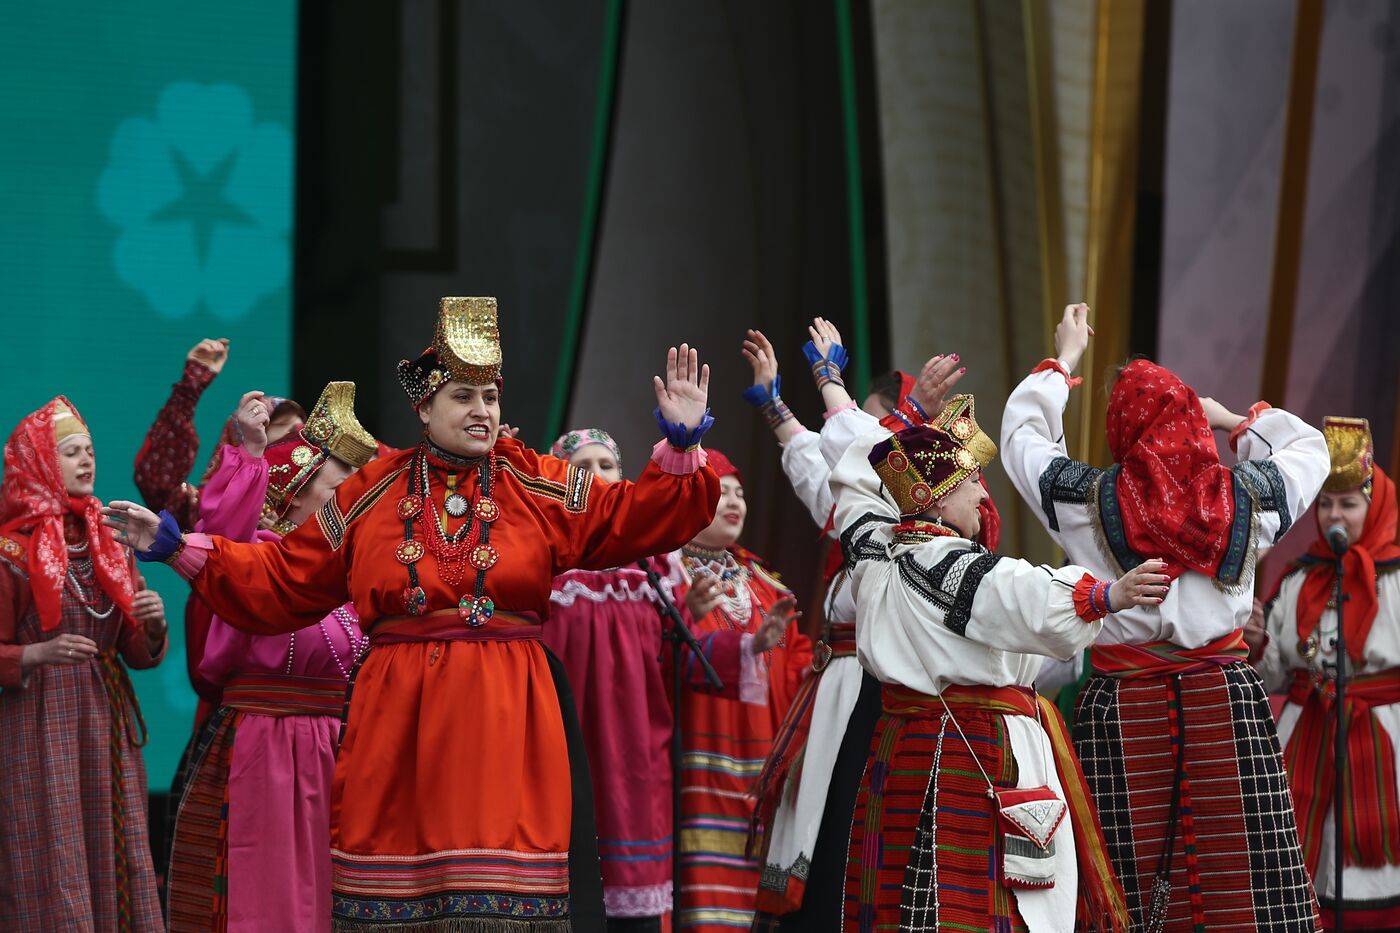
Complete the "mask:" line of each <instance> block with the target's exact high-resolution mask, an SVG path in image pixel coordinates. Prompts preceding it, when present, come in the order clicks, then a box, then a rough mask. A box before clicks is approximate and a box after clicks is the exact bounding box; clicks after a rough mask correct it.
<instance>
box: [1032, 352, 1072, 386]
mask: <svg viewBox="0 0 1400 933" xmlns="http://www.w3.org/2000/svg"><path fill="white" fill-rule="evenodd" d="M1051 370H1054V371H1055V372H1057V373H1059V374H1060V375H1061V376H1064V377H1065V382H1066V383H1068V384H1069V387H1070V388H1071V389H1073V388H1074V387H1075V386H1077V385H1080V384H1081V383H1083V382H1084V380H1083V379H1081V378H1080V377H1078V376H1071V375H1070V374H1069V367H1068V366H1066V365H1065V364H1064V363H1061V362H1060V361H1059V360H1057V359H1054V358H1051V357H1047V358H1045V359H1043V360H1041V361H1040V362H1039V363H1037V364H1035V369H1032V370H1031V373H1032V375H1034V374H1035V373H1044V372H1050V371H1051Z"/></svg>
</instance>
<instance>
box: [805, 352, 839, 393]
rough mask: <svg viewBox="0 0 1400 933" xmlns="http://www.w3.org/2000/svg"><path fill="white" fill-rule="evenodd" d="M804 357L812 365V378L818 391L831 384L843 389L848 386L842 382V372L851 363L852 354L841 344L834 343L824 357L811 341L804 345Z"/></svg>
mask: <svg viewBox="0 0 1400 933" xmlns="http://www.w3.org/2000/svg"><path fill="white" fill-rule="evenodd" d="M802 355H803V356H805V357H807V362H809V363H811V364H812V378H813V379H814V380H816V383H817V390H818V391H821V387H822V386H824V385H826V384H827V383H829V382H830V383H835V384H836V385H839V386H843V387H844V386H845V385H846V383H845V382H843V381H842V380H841V370H843V369H845V368H846V364H847V363H848V362H849V361H850V354H848V353H847V352H846V348H845V347H843V346H841V344H839V343H833V344H832V345H831V347H830V349H828V350H827V351H826V355H825V356H822V354H821V351H820V350H818V349H817V345H816V344H814V343H813V342H812V341H810V340H809V341H807V342H806V343H805V344H803V345H802Z"/></svg>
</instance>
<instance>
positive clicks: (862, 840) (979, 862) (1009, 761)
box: [845, 711, 1026, 933]
mask: <svg viewBox="0 0 1400 933" xmlns="http://www.w3.org/2000/svg"><path fill="white" fill-rule="evenodd" d="M958 723H959V724H960V725H961V726H962V730H963V732H964V733H965V734H966V736H967V741H966V742H964V741H963V739H962V737H961V736H959V735H958V732H957V729H956V728H955V727H954V726H953V725H952V724H951V723H950V721H949V719H948V718H947V717H945V716H944V715H943V714H941V713H938V714H930V715H926V716H918V717H913V716H897V715H892V714H890V713H886V714H884V715H883V716H882V717H881V719H880V721H879V724H878V725H877V726H876V727H875V736H874V738H873V739H872V740H871V745H870V758H869V761H868V763H867V765H866V774H865V781H864V782H863V784H862V786H861V789H860V794H859V796H857V798H856V810H855V818H854V821H853V823H852V826H851V841H850V848H849V850H848V861H847V869H846V911H845V918H846V919H845V930H847V931H848V933H855V931H858V933H875V931H877V930H895V929H898V930H901V931H934V930H940V931H955V930H994V931H997V933H1010V931H1013V930H1025V929H1026V925H1025V923H1024V921H1023V920H1022V918H1021V915H1020V912H1019V910H1018V909H1017V906H1016V901H1015V898H1014V897H1013V895H1012V892H1011V891H1010V890H1009V889H1007V888H1006V886H1005V885H1004V884H1003V883H1002V881H1001V878H1000V877H999V875H1000V872H1001V858H1000V854H999V852H1000V833H999V832H998V831H997V821H996V817H995V812H994V809H993V801H992V800H991V799H989V798H988V796H987V782H986V780H985V779H984V778H983V777H982V774H981V772H980V771H979V767H978V762H979V761H980V764H981V768H982V769H984V770H985V771H986V772H987V775H988V776H989V777H991V779H992V780H993V781H994V782H995V783H996V785H997V786H998V787H1015V786H1016V778H1017V774H1016V759H1015V757H1014V756H1013V755H1012V754H1010V748H1009V741H1010V739H1009V737H1008V736H1007V732H1006V726H1005V722H1004V717H1003V716H1002V715H1001V714H1000V713H995V712H988V711H959V713H958ZM969 743H970V744H971V745H972V746H973V747H974V748H976V750H977V759H976V760H974V759H973V757H972V753H971V752H970V750H969V748H968V745H969Z"/></svg>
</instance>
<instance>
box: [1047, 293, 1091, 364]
mask: <svg viewBox="0 0 1400 933" xmlns="http://www.w3.org/2000/svg"><path fill="white" fill-rule="evenodd" d="M1092 336H1094V329H1093V328H1092V327H1090V326H1089V306H1088V305H1086V304H1085V303H1084V302H1082V301H1081V302H1080V303H1079V304H1073V305H1065V313H1064V316H1063V317H1061V318H1060V323H1059V324H1057V325H1055V356H1056V357H1058V358H1059V359H1060V360H1062V361H1063V362H1064V364H1065V365H1066V366H1068V367H1069V370H1070V372H1074V370H1075V369H1077V368H1078V366H1079V361H1080V360H1081V359H1083V358H1084V351H1085V350H1087V349H1089V338H1090V337H1092Z"/></svg>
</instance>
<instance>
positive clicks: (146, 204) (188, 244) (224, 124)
mask: <svg viewBox="0 0 1400 933" xmlns="http://www.w3.org/2000/svg"><path fill="white" fill-rule="evenodd" d="M97 205H98V209H99V210H101V212H102V214H103V216H104V217H106V218H107V219H108V220H110V221H111V222H112V223H113V224H115V225H116V226H117V227H118V229H119V232H118V235H117V240H116V244H115V246H114V248H113V251H112V260H113V263H114V265H115V266H116V272H117V276H118V277H119V278H120V279H121V280H122V281H123V282H125V283H126V284H128V285H130V286H131V287H132V288H134V289H136V290H137V291H139V292H140V293H141V294H142V295H144V296H145V298H146V300H147V301H148V302H150V304H151V307H152V308H154V309H155V310H156V311H157V312H159V313H160V314H162V315H164V316H166V317H172V318H178V317H184V316H185V315H188V314H191V313H193V312H194V311H195V310H196V309H198V308H200V307H204V308H207V309H208V310H209V311H210V312H212V313H213V314H215V315H217V316H218V317H220V318H223V319H225V320H236V319H238V318H241V317H243V316H244V315H245V314H247V313H248V312H249V311H250V310H252V308H253V306H254V305H256V304H257V302H258V301H259V300H260V299H262V298H263V297H264V296H266V295H267V294H268V293H269V292H272V291H274V290H275V289H278V288H280V287H282V286H283V285H285V284H286V282H287V276H288V273H289V272H290V270H291V244H290V242H289V237H288V234H289V233H290V231H291V227H292V140H291V135H290V133H289V132H288V131H287V128H286V127H285V126H283V125H281V124H279V123H271V122H261V123H259V122H257V120H256V117H255V114H254V112H253V101H252V99H251V98H250V97H249V96H248V92H247V90H245V89H244V88H242V87H239V86H237V85H233V84H192V83H189V82H184V81H181V82H176V83H173V84H169V85H167V86H166V87H165V89H164V90H163V91H161V94H160V99H159V100H158V101H157V102H156V112H155V115H154V117H150V116H138V117H131V118H129V119H127V120H124V121H122V123H121V124H120V125H119V126H118V127H117V131H116V133H115V135H113V137H112V146H111V152H110V154H109V156H108V160H107V167H106V169H104V170H103V172H102V177H101V178H100V179H99V180H98V183H97Z"/></svg>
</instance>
